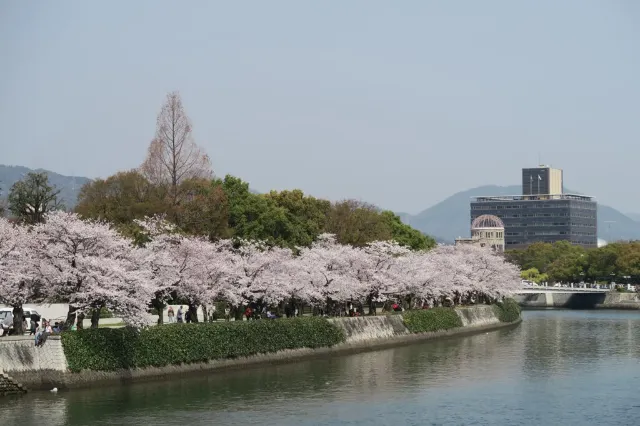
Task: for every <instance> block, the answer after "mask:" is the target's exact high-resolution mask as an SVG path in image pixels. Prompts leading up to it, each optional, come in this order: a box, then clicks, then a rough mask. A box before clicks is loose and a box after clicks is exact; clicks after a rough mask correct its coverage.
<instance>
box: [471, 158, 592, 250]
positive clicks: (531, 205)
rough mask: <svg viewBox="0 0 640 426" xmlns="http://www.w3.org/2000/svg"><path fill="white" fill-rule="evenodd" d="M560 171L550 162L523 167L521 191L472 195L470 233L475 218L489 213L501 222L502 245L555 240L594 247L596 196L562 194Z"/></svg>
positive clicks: (521, 246) (511, 246)
mask: <svg viewBox="0 0 640 426" xmlns="http://www.w3.org/2000/svg"><path fill="white" fill-rule="evenodd" d="M562 175H563V173H562V170H560V169H553V168H551V167H549V166H540V167H537V168H530V169H523V170H522V191H523V194H522V195H511V196H504V195H501V196H479V197H473V199H472V201H471V221H472V234H473V223H474V221H475V220H476V219H478V218H481V217H484V216H487V215H491V216H497V217H499V218H500V219H501V220H502V222H503V224H504V244H505V249H514V248H524V247H526V246H528V245H529V244H532V243H535V242H549V243H553V242H556V241H569V242H571V243H572V244H576V245H580V246H583V247H586V248H595V247H597V246H598V238H597V207H598V206H597V203H596V201H595V198H594V197H590V196H585V195H578V194H564V193H563V191H562V187H563V183H562V180H563V179H562V178H563V176H562ZM472 238H473V237H472Z"/></svg>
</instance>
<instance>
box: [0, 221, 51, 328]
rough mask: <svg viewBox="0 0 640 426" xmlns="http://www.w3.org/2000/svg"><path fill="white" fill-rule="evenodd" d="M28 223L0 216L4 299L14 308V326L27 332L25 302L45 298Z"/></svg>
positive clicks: (1, 298)
mask: <svg viewBox="0 0 640 426" xmlns="http://www.w3.org/2000/svg"><path fill="white" fill-rule="evenodd" d="M32 241H33V239H32V237H31V236H30V235H29V231H28V228H27V227H24V226H17V225H14V224H12V223H10V222H9V221H8V220H6V219H4V218H1V217H0V303H3V304H5V305H9V306H11V307H12V308H13V329H14V331H15V332H16V333H17V334H22V333H23V331H24V330H23V327H22V324H23V322H22V320H23V310H22V306H23V305H24V304H25V303H28V302H30V303H34V302H35V303H37V302H40V301H42V299H43V294H42V286H41V281H40V280H39V279H38V274H37V268H36V264H35V262H34V258H33V256H32V248H33V247H32Z"/></svg>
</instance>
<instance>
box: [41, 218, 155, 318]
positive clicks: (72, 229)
mask: <svg viewBox="0 0 640 426" xmlns="http://www.w3.org/2000/svg"><path fill="white" fill-rule="evenodd" d="M32 237H33V239H34V241H35V243H36V245H37V247H36V250H35V253H34V254H35V256H37V259H38V267H39V276H40V279H41V280H42V281H43V283H44V292H45V294H46V300H47V301H48V302H59V301H64V302H66V303H68V304H69V314H68V316H67V322H66V325H67V326H70V325H71V324H72V323H73V320H74V317H75V313H76V312H78V313H85V312H87V311H88V310H89V309H91V310H92V318H91V326H92V327H95V328H97V327H98V321H99V318H100V309H102V308H107V309H110V310H111V311H113V312H114V313H116V314H118V315H119V316H120V317H122V318H123V320H124V321H126V322H127V323H129V324H132V325H136V326H142V325H146V324H147V323H148V320H149V316H148V315H147V313H146V311H147V306H148V303H149V301H150V300H151V298H152V295H153V288H152V286H151V270H150V268H148V267H146V266H145V265H146V263H147V261H148V257H149V256H148V253H147V252H146V250H145V249H141V248H136V247H134V246H133V245H132V244H131V242H130V241H129V240H127V239H126V238H124V237H122V236H121V235H120V234H118V233H117V232H116V231H115V230H114V229H113V228H112V227H111V226H110V225H109V224H107V223H105V222H99V221H83V220H81V219H80V217H79V216H78V215H77V214H75V213H66V212H53V213H49V214H47V215H46V216H45V222H44V223H43V224H39V225H37V226H36V227H34V230H33V235H32Z"/></svg>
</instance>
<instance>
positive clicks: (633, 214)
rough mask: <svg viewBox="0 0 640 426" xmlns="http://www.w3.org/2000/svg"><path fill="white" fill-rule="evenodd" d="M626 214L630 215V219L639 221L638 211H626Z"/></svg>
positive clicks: (639, 214)
mask: <svg viewBox="0 0 640 426" xmlns="http://www.w3.org/2000/svg"><path fill="white" fill-rule="evenodd" d="M626 216H627V217H630V218H631V219H633V220H635V221H636V222H640V213H627V214H626Z"/></svg>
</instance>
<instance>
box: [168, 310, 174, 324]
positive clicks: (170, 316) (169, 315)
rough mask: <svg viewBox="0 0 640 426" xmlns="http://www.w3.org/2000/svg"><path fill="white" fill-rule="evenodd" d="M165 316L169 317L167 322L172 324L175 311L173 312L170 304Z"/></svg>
mask: <svg viewBox="0 0 640 426" xmlns="http://www.w3.org/2000/svg"><path fill="white" fill-rule="evenodd" d="M167 318H168V319H169V324H173V323H174V322H175V320H176V318H175V312H173V307H171V306H169V309H168V310H167Z"/></svg>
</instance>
